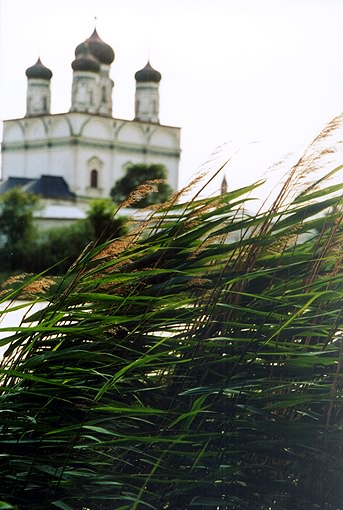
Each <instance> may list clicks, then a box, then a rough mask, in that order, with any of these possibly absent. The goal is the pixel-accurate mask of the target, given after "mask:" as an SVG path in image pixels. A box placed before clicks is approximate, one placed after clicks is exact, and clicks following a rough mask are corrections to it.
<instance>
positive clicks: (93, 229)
mask: <svg viewBox="0 0 343 510" xmlns="http://www.w3.org/2000/svg"><path fill="white" fill-rule="evenodd" d="M38 207H40V206H39V203H38V199H37V197H36V196H34V195H30V194H27V193H25V192H23V191H21V190H20V189H14V190H12V191H10V192H8V193H6V194H5V195H3V208H2V215H1V216H0V233H1V234H2V235H3V246H2V248H0V263H1V265H2V269H3V270H4V269H8V270H12V271H13V270H15V271H26V272H35V273H40V272H41V271H45V270H47V269H48V268H50V267H51V268H52V269H51V271H52V272H53V273H54V274H65V272H66V271H67V270H68V268H69V267H70V266H71V265H72V264H73V263H74V262H75V260H76V259H77V258H78V256H79V255H80V253H81V252H82V251H83V250H84V249H85V247H86V246H87V245H88V244H89V243H91V242H98V243H99V242H103V241H105V240H107V239H110V238H116V237H119V236H121V235H123V234H124V233H125V232H126V226H125V222H126V219H125V218H124V217H120V218H115V217H114V216H115V212H116V207H115V206H114V204H113V202H112V201H111V200H110V199H108V200H94V201H92V202H91V203H90V207H89V209H88V211H87V216H86V219H85V220H78V221H75V222H73V223H71V224H69V225H64V226H57V227H53V228H50V229H47V230H45V229H38V228H37V227H36V226H35V223H34V217H33V212H34V211H35V210H37V209H38Z"/></svg>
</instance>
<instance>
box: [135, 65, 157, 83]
mask: <svg viewBox="0 0 343 510" xmlns="http://www.w3.org/2000/svg"><path fill="white" fill-rule="evenodd" d="M161 78H162V75H161V73H159V72H158V71H156V69H154V68H153V67H152V66H151V65H150V62H149V61H148V63H147V65H146V66H145V67H143V69H140V70H139V71H137V72H136V74H135V79H136V81H138V82H142V83H144V82H151V81H154V82H156V83H159V82H160V81H161Z"/></svg>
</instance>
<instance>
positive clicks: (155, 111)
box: [135, 61, 162, 123]
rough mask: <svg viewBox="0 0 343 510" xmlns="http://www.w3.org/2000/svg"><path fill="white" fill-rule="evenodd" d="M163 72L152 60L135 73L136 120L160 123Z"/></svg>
mask: <svg viewBox="0 0 343 510" xmlns="http://www.w3.org/2000/svg"><path fill="white" fill-rule="evenodd" d="M161 78H162V76H161V73H159V72H158V71H156V69H154V68H153V67H152V66H151V65H150V62H149V61H148V63H147V64H146V66H145V67H143V69H140V70H139V71H137V72H136V74H135V79H136V95H135V120H140V121H142V122H155V123H159V110H160V95H159V85H160V81H161Z"/></svg>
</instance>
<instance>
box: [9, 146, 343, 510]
mask: <svg viewBox="0 0 343 510" xmlns="http://www.w3.org/2000/svg"><path fill="white" fill-rule="evenodd" d="M317 142H318V140H317V141H316V143H317ZM316 147H317V146H316V144H314V147H313V146H312V149H313V148H314V149H316ZM316 150H317V149H316ZM322 155H323V153H322ZM306 158H307V159H306ZM310 160H311V161H312V163H311V164H313V158H312V159H311V158H309V156H308V154H307V155H305V156H304V157H303V158H301V159H300V160H299V161H298V162H297V163H296V165H295V166H294V167H293V168H292V169H291V171H290V173H289V175H288V178H287V179H286V180H285V184H284V186H283V187H282V189H281V191H280V193H279V194H278V196H277V197H276V199H275V200H274V202H273V204H272V205H271V206H270V207H269V208H268V209H267V210H264V209H261V210H259V211H258V212H257V213H254V214H252V213H249V210H250V206H249V204H250V199H251V197H252V196H253V194H254V192H255V191H256V190H257V187H258V185H259V184H252V185H251V186H247V187H244V188H241V189H237V190H235V191H229V192H228V193H226V194H224V195H221V196H219V197H218V196H216V197H211V198H206V199H203V198H199V197H195V199H194V200H192V201H188V202H185V203H182V197H181V195H180V194H178V195H176V196H174V197H172V198H171V199H169V201H168V202H167V203H166V204H163V205H159V206H157V207H155V210H154V211H153V213H152V214H151V216H150V217H148V218H147V219H146V220H145V221H144V222H142V223H141V224H140V225H139V226H138V227H137V226H134V227H133V228H131V230H130V232H129V233H128V234H126V235H125V236H124V237H122V238H120V239H117V240H111V239H110V240H108V241H106V242H105V243H102V244H98V245H95V246H92V247H89V248H88V249H86V250H85V252H84V253H82V254H81V255H80V257H79V259H78V260H77V261H76V263H75V264H74V265H73V266H72V267H71V268H70V270H69V271H68V273H67V275H66V277H65V279H64V280H63V283H62V284H60V285H58V286H56V285H54V286H53V287H51V291H50V292H49V291H47V290H46V287H45V289H44V291H45V295H44V298H45V299H47V300H48V305H47V306H46V307H45V308H44V309H43V310H42V311H40V312H38V313H36V314H34V315H33V316H31V317H27V318H26V320H27V321H30V323H31V325H26V323H25V322H23V323H22V324H21V325H20V326H19V327H16V328H14V329H13V331H8V335H7V337H6V338H5V339H3V340H2V341H1V344H2V345H5V346H6V352H5V355H4V357H3V360H2V365H1V369H0V376H1V396H0V406H1V407H0V409H1V413H0V431H1V432H0V444H1V448H0V452H1V453H0V456H1V464H0V466H1V467H0V472H1V482H0V500H1V501H2V502H1V503H0V508H3V509H5V508H16V509H18V510H41V509H42V510H43V509H44V510H47V509H49V510H50V509H61V510H85V509H90V510H100V509H106V510H107V509H108V510H148V509H153V510H164V509H168V510H192V509H195V510H209V509H210V510H217V509H220V510H229V509H230V510H342V509H343V493H342V486H343V483H342V482H343V480H342V439H343V438H342V419H343V413H342V374H341V364H342V359H343V358H342V348H343V342H342V331H343V313H342V312H343V309H342V304H343V272H342V264H343V262H342V261H343V251H342V246H343V228H342V220H343V216H342V211H341V207H342V189H343V185H342V184H327V185H325V179H323V178H321V179H318V181H317V182H314V183H313V182H312V183H311V184H309V185H307V186H303V185H302V182H303V181H304V179H303V178H304V175H306V173H307V174H308V172H309V169H310V166H309V165H310V163H309V161H310ZM335 171H337V169H336V170H335ZM333 173H334V172H330V175H332V174H333ZM41 279H42V277H41V276H40V277H37V278H32V279H31V280H30V281H29V282H26V283H25V284H23V285H20V286H19V288H17V289H14V290H13V287H11V289H12V290H10V289H9V287H8V288H7V289H8V291H7V292H5V293H4V294H3V299H12V300H16V299H17V298H18V296H20V295H23V293H24V292H26V293H28V292H29V291H30V285H31V291H32V286H35V285H36V286H37V285H38V287H39V281H41ZM47 285H48V284H47ZM4 289H5V290H6V287H4ZM37 292H38V291H37ZM37 292H36V293H35V290H34V289H33V292H31V295H32V296H34V295H36V296H37V297H36V299H37V300H38V299H40V298H39V294H38V293H37ZM15 303H16V304H13V307H14V306H20V304H19V305H18V304H17V302H15ZM32 321H35V322H34V323H33V324H32Z"/></svg>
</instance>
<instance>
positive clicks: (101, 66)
mask: <svg viewBox="0 0 343 510" xmlns="http://www.w3.org/2000/svg"><path fill="white" fill-rule="evenodd" d="M113 60H114V51H113V49H112V48H111V47H110V46H109V45H108V44H106V43H105V42H104V41H103V40H102V39H101V38H100V37H99V35H98V33H97V31H96V29H95V30H94V32H93V34H92V35H91V36H90V37H89V38H88V39H87V40H86V41H85V42H84V43H81V44H79V45H78V46H77V47H76V49H75V60H74V61H73V62H72V69H73V81H72V91H71V107H70V110H69V112H67V113H60V114H51V113H50V102H51V94H50V82H51V78H52V72H51V71H50V69H48V68H47V67H45V66H44V65H43V64H42V62H41V61H40V59H38V61H37V63H36V64H35V65H33V66H32V67H30V68H28V69H27V70H26V76H27V106H26V115H25V117H23V118H20V119H11V120H6V121H4V129H3V142H2V187H3V189H8V188H9V187H11V186H10V184H9V183H10V182H12V183H15V182H16V181H17V182H22V183H25V182H27V183H29V184H30V183H31V184H32V182H33V181H34V180H39V179H40V178H41V177H42V176H44V177H45V187H47V186H48V187H49V184H48V183H49V182H50V183H51V186H54V182H55V183H56V182H57V181H56V177H57V178H60V179H62V180H63V181H65V183H66V185H67V188H68V192H69V193H70V196H75V199H76V200H78V199H80V200H83V199H90V198H108V197H109V194H110V190H111V188H112V186H113V185H114V183H115V182H116V181H117V180H118V179H120V178H121V177H122V176H123V175H124V173H125V170H126V167H127V165H129V164H132V163H148V164H149V163H161V164H163V165H165V167H166V168H167V170H168V182H169V184H170V186H171V187H172V188H173V189H174V190H176V189H177V188H178V172H179V161H180V128H178V127H173V126H166V125H162V124H160V121H159V83H160V80H161V74H160V73H159V72H158V71H156V70H155V69H154V68H153V67H152V66H151V65H150V63H149V62H148V63H147V65H146V66H145V67H144V68H143V69H141V70H140V71H137V73H136V74H135V80H136V94H135V118H134V119H133V120H125V119H118V118H115V117H113V115H112V89H113V85H114V84H113V81H112V79H111V77H110V70H111V64H112V62H113ZM49 176H50V177H51V179H50V181H49ZM53 178H54V179H53ZM6 183H7V186H6ZM4 185H5V187H4ZM51 191H52V195H54V193H53V190H51ZM0 192H1V184H0ZM62 194H63V193H62ZM55 195H56V193H55ZM46 198H49V197H46ZM56 198H57V197H56ZM61 198H63V197H62V196H61ZM64 198H67V197H64Z"/></svg>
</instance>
